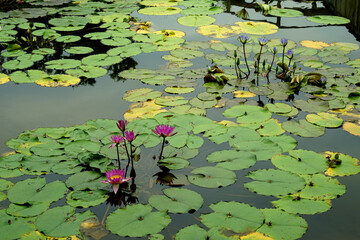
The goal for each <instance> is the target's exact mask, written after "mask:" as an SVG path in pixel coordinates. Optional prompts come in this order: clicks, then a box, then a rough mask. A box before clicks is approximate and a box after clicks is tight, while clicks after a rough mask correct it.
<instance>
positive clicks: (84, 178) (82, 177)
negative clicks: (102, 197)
mask: <svg viewBox="0 0 360 240" xmlns="http://www.w3.org/2000/svg"><path fill="white" fill-rule="evenodd" d="M104 179H105V176H102V175H101V174H100V173H98V172H94V171H85V172H80V173H77V174H74V175H72V176H70V177H69V178H68V179H67V180H66V182H65V183H66V186H67V187H68V188H70V189H73V190H86V189H89V190H97V189H102V188H104V187H106V185H105V184H104V183H101V182H100V181H101V180H104Z"/></svg>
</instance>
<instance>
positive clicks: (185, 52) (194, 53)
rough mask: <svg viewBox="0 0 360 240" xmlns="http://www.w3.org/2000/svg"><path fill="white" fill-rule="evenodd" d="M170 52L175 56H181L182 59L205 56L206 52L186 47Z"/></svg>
mask: <svg viewBox="0 0 360 240" xmlns="http://www.w3.org/2000/svg"><path fill="white" fill-rule="evenodd" d="M170 54H171V55H172V56H174V57H177V58H181V59H194V58H196V57H202V56H204V53H203V52H202V51H199V50H192V49H186V48H179V49H175V50H172V51H170Z"/></svg>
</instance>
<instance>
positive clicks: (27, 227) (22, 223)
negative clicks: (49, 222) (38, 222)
mask: <svg viewBox="0 0 360 240" xmlns="http://www.w3.org/2000/svg"><path fill="white" fill-rule="evenodd" d="M0 219H1V222H0V230H1V233H2V234H1V238H2V239H4V240H11V239H19V238H20V237H21V236H22V235H23V234H25V233H29V232H31V231H33V230H35V226H34V224H33V223H32V222H31V220H32V219H27V218H19V217H13V216H9V215H7V214H6V209H1V210H0Z"/></svg>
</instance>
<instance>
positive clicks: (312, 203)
mask: <svg viewBox="0 0 360 240" xmlns="http://www.w3.org/2000/svg"><path fill="white" fill-rule="evenodd" d="M271 203H272V204H273V205H274V206H275V207H276V208H279V209H281V210H284V211H285V212H288V213H294V214H297V213H300V214H316V213H323V212H326V211H328V210H330V208H331V201H330V200H313V199H305V198H300V197H298V196H292V195H290V196H285V197H283V198H281V199H279V200H276V201H272V202H271Z"/></svg>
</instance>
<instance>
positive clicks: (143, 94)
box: [123, 88, 162, 102]
mask: <svg viewBox="0 0 360 240" xmlns="http://www.w3.org/2000/svg"><path fill="white" fill-rule="evenodd" d="M161 94H162V93H161V92H159V91H153V89H151V88H139V89H134V90H130V91H128V92H126V93H125V95H124V97H123V99H124V100H126V101H129V102H141V101H148V100H152V99H158V97H160V96H161Z"/></svg>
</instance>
